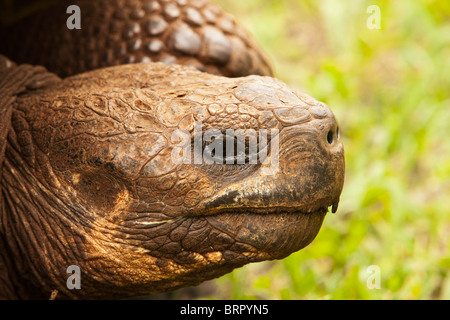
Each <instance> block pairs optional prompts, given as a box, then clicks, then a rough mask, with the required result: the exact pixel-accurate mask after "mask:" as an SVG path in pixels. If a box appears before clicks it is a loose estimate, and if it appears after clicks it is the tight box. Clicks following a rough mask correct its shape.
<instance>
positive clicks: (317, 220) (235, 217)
mask: <svg viewBox="0 0 450 320" xmlns="http://www.w3.org/2000/svg"><path fill="white" fill-rule="evenodd" d="M327 212H328V209H327V207H325V206H323V207H320V208H317V209H316V210H313V211H309V212H306V211H305V210H302V209H300V208H298V207H291V208H286V207H273V208H238V209H232V210H221V211H220V212H216V213H215V214H211V215H207V216H206V219H207V221H208V222H209V224H210V225H211V226H212V227H213V228H214V229H216V230H218V231H219V232H222V233H224V234H226V235H228V236H229V237H231V238H233V239H235V244H234V245H233V247H234V248H233V249H232V250H233V253H234V254H241V255H245V256H247V257H248V258H249V261H251V262H256V261H261V260H272V259H282V258H284V257H286V256H288V255H290V254H291V253H293V252H296V251H298V250H300V249H302V248H304V247H306V246H307V245H309V244H310V243H311V242H312V241H313V240H314V238H315V237H316V236H317V234H318V233H319V230H320V228H321V226H322V223H323V220H324V218H325V216H326V214H327ZM203 217H205V216H203Z"/></svg>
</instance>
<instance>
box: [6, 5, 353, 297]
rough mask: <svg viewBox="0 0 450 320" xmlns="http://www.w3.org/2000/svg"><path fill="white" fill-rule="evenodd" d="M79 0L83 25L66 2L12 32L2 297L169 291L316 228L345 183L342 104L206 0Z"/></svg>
mask: <svg viewBox="0 0 450 320" xmlns="http://www.w3.org/2000/svg"><path fill="white" fill-rule="evenodd" d="M70 4H71V5H73V4H75V5H77V6H78V7H79V8H80V10H81V19H82V20H81V29H76V28H75V29H69V28H67V26H66V23H67V21H66V20H67V19H68V17H69V16H70V14H71V13H70V12H69V13H67V10H66V9H67V8H68V4H67V3H64V2H63V3H58V4H56V5H55V6H52V7H48V8H45V9H42V8H40V9H39V10H38V11H37V12H35V13H33V14H31V15H28V16H26V17H24V18H23V19H24V20H19V21H14V22H12V23H9V24H7V25H5V26H3V27H2V31H1V32H0V43H2V47H1V49H0V54H3V55H2V56H0V181H1V184H0V187H1V192H0V298H4V299H17V298H19V299H27V298H38V299H41V298H42V299H47V298H49V297H50V294H51V293H52V292H55V290H57V292H58V295H57V298H71V299H72V298H73V299H75V298H78V299H95V298H124V297H133V296H138V295H149V294H156V293H161V292H166V291H171V290H174V289H177V288H182V287H187V286H193V285H197V284H199V283H201V282H203V281H205V280H208V279H213V278H216V277H219V276H221V275H223V274H226V273H228V272H230V271H232V270H233V269H235V268H238V267H241V266H243V265H245V264H247V263H251V262H258V261H263V260H272V259H282V258H284V257H286V256H288V255H290V254H291V253H293V252H295V251H298V250H300V249H302V248H304V247H305V246H307V245H308V244H309V243H311V241H312V240H313V239H314V238H315V236H316V235H317V233H318V232H319V229H320V227H321V225H322V222H323V219H324V217H325V215H326V213H327V212H328V208H329V207H332V211H333V212H335V211H336V210H337V206H338V202H339V197H340V194H341V191H342V188H343V183H344V151H343V145H342V142H341V139H340V134H339V128H338V125H337V121H336V119H335V117H334V115H333V113H332V112H331V110H330V109H329V108H328V107H327V106H326V105H325V104H324V103H321V102H319V101H317V100H316V99H314V98H312V97H310V96H308V95H306V94H303V93H300V92H296V91H294V90H292V89H290V88H289V87H288V86H287V85H285V84H284V83H283V82H281V81H279V80H277V79H275V78H272V77H271V76H272V75H273V71H272V70H271V67H270V63H269V62H268V59H267V58H266V57H265V55H264V54H263V53H262V51H261V49H259V47H258V45H257V44H256V43H255V42H254V40H252V39H251V37H250V36H249V35H248V34H247V33H246V31H244V30H243V29H242V28H241V27H240V26H239V25H238V24H237V23H236V21H235V20H234V19H233V18H232V17H231V16H229V15H227V14H225V13H223V12H222V10H221V9H220V8H219V7H217V6H216V5H214V4H211V3H209V2H208V1H206V0H204V1H203V0H202V1H194V0H192V1H191V0H178V1H173V0H160V1H150V0H140V1H138V0H116V1H107V0H97V1H85V0H78V1H71V2H70ZM9 9H11V8H9ZM13 9H14V8H13ZM5 44H6V46H5ZM73 268H78V270H79V271H80V277H81V286H80V288H76V287H75V288H74V287H71V286H69V285H68V277H69V275H70V273H68V270H74V269H73Z"/></svg>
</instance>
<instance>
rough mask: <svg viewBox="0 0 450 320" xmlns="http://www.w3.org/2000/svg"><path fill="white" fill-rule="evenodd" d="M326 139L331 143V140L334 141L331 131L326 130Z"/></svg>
mask: <svg viewBox="0 0 450 320" xmlns="http://www.w3.org/2000/svg"><path fill="white" fill-rule="evenodd" d="M327 141H328V143H329V144H333V141H334V134H333V131H331V130H330V131H328V134H327Z"/></svg>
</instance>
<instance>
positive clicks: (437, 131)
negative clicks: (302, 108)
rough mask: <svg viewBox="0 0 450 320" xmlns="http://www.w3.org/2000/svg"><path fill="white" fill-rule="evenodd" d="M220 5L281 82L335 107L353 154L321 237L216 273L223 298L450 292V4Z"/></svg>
mask: <svg viewBox="0 0 450 320" xmlns="http://www.w3.org/2000/svg"><path fill="white" fill-rule="evenodd" d="M218 2H219V3H220V4H221V5H222V7H224V8H225V10H226V11H228V12H231V13H233V14H234V15H235V16H236V18H237V20H238V21H240V22H241V23H242V24H243V25H245V26H246V27H247V29H249V30H250V32H251V33H252V34H253V35H254V36H255V37H256V38H257V39H258V41H259V43H260V44H261V46H262V47H263V48H264V49H265V50H266V52H267V53H268V54H269V56H270V58H271V59H272V61H273V64H274V69H275V72H276V76H277V77H278V78H280V79H281V80H283V81H285V82H286V83H288V84H289V85H290V86H291V87H293V88H295V89H298V90H300V91H303V92H306V93H308V94H310V95H312V96H314V97H315V98H317V99H319V100H321V101H324V102H325V103H327V104H328V105H329V106H330V108H331V109H332V110H333V111H334V113H335V114H336V116H337V118H338V121H339V123H340V127H341V132H342V136H343V140H344V146H345V153H346V182H345V186H344V191H343V194H342V197H341V203H340V206H339V210H338V212H337V214H336V215H331V214H329V215H328V216H327V217H326V219H325V222H324V225H323V228H322V230H321V231H320V233H319V235H318V236H317V238H316V239H315V240H314V242H313V243H312V244H311V245H310V246H308V247H307V248H305V249H303V250H302V251H300V252H297V253H294V254H292V255H291V256H289V257H288V258H286V259H284V260H281V261H274V262H267V263H259V264H254V265H248V266H247V267H244V268H242V269H239V270H236V271H234V272H233V273H231V274H229V275H226V276H224V277H222V278H220V279H218V280H217V282H218V284H219V287H220V288H222V289H221V291H220V294H221V295H222V296H220V297H219V298H237V299H248V298H261V299H450V272H449V270H450V4H449V3H450V2H448V1H446V0H434V1H433V0H420V1H407V0H399V1H386V0H385V1H381V0H380V1H366V0H359V1H356V0H355V1H335V0H321V1H313V0H290V1H289V0H284V1H269V0H246V1H240V0H239V1H238V0H221V1H218ZM372 4H376V5H378V6H379V7H380V10H381V29H379V30H378V29H368V28H367V27H366V20H367V19H368V18H369V16H370V14H369V13H367V12H366V10H367V7H368V6H369V5H372ZM370 265H377V266H378V267H379V268H380V271H381V274H380V279H381V288H380V289H369V288H368V286H367V279H368V277H369V274H368V273H367V267H368V266H370Z"/></svg>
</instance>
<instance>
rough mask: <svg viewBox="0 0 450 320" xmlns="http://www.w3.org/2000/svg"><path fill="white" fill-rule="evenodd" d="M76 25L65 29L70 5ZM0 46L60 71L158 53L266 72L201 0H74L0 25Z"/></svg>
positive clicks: (227, 22)
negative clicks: (75, 9)
mask: <svg viewBox="0 0 450 320" xmlns="http://www.w3.org/2000/svg"><path fill="white" fill-rule="evenodd" d="M74 4H75V5H78V6H79V7H80V9H81V30H69V29H68V28H67V27H66V20H67V19H68V18H69V16H70V14H67V13H66V9H67V7H68V6H69V5H74ZM0 43H7V44H8V45H7V46H1V48H0V54H4V55H6V56H7V57H9V58H10V59H11V60H13V61H15V62H17V63H31V64H36V65H44V66H46V68H47V69H48V70H49V71H51V72H54V73H56V74H58V75H60V76H62V77H66V76H69V75H73V74H78V73H81V72H84V71H88V70H94V69H98V68H102V67H107V66H112V65H120V64H126V63H133V62H148V61H160V62H164V63H168V64H173V63H176V64H183V65H189V66H193V67H196V68H197V69H199V70H202V71H206V72H208V73H214V74H220V75H224V76H230V77H235V76H245V75H248V74H259V75H267V76H270V75H272V70H271V66H270V63H269V61H268V60H267V58H266V57H265V55H264V53H263V52H262V51H261V49H260V48H259V46H258V45H257V44H256V43H255V42H254V40H253V39H251V38H250V37H249V35H248V33H247V32H246V31H245V30H244V29H243V28H242V27H241V26H240V25H239V24H237V23H236V21H235V20H234V18H233V17H232V16H230V15H228V14H226V13H224V12H223V11H222V9H220V8H219V7H218V6H217V5H215V4H212V3H210V2H209V1H207V0H195V1H194V0H190V1H173V0H172V1H167V0H166V1H164V0H160V1H154V0H143V1H136V0H112V1H111V0H96V1H92V0H76V1H73V0H72V1H62V3H61V4H60V5H59V4H58V5H56V6H53V7H51V8H50V9H47V10H44V11H41V12H38V13H36V14H35V15H34V16H31V17H26V18H25V19H24V20H20V21H18V22H16V23H15V24H13V25H11V26H7V27H4V28H1V29H0Z"/></svg>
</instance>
